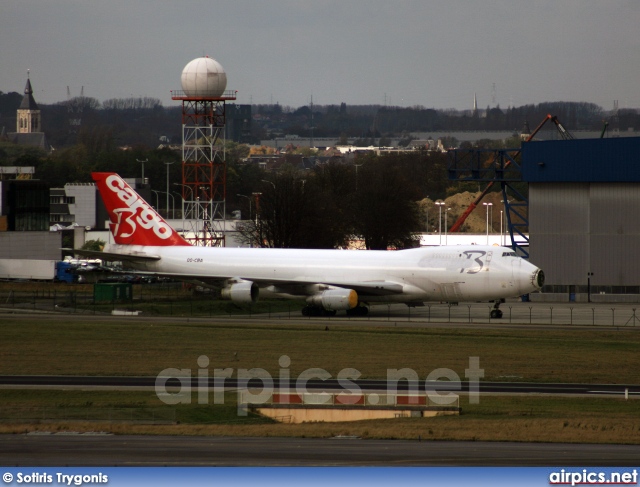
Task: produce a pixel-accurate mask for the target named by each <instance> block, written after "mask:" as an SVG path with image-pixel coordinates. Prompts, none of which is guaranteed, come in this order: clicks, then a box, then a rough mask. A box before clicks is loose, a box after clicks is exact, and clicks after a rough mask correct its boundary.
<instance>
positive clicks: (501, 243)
mask: <svg viewBox="0 0 640 487" xmlns="http://www.w3.org/2000/svg"><path fill="white" fill-rule="evenodd" d="M500 245H501V246H503V247H504V238H502V210H500Z"/></svg>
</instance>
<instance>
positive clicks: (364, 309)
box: [347, 305, 369, 316]
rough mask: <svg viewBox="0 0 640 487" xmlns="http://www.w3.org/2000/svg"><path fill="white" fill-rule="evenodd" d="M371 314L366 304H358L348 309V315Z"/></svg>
mask: <svg viewBox="0 0 640 487" xmlns="http://www.w3.org/2000/svg"><path fill="white" fill-rule="evenodd" d="M368 314H369V308H367V307H366V306H360V305H358V306H356V307H355V308H351V309H348V310H347V316H367V315H368Z"/></svg>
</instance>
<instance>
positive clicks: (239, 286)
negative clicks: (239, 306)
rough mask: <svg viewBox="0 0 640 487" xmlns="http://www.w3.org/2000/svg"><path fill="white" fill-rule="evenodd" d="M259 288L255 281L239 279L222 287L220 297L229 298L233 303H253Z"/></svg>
mask: <svg viewBox="0 0 640 487" xmlns="http://www.w3.org/2000/svg"><path fill="white" fill-rule="evenodd" d="M259 293H260V289H259V288H258V285H257V284H256V283H255V282H251V281H241V282H236V283H234V284H231V285H230V286H226V287H223V288H222V291H221V292H220V297H221V298H222V299H230V300H231V301H233V302H234V303H244V304H246V303H255V302H256V301H257V300H258V294H259Z"/></svg>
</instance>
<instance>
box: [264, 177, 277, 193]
mask: <svg viewBox="0 0 640 487" xmlns="http://www.w3.org/2000/svg"><path fill="white" fill-rule="evenodd" d="M262 182H263V183H269V184H270V185H271V186H273V190H274V191H275V190H276V185H275V183H273V182H272V181H268V180H266V179H262Z"/></svg>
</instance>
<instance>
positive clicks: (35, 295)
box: [0, 283, 640, 327]
mask: <svg viewBox="0 0 640 487" xmlns="http://www.w3.org/2000/svg"><path fill="white" fill-rule="evenodd" d="M302 307H303V303H302V302H296V301H284V300H271V301H259V302H258V303H256V304H254V305H251V306H249V305H237V304H234V303H232V302H230V301H221V300H219V299H218V298H217V296H216V295H215V294H213V293H211V292H208V291H206V290H200V289H197V288H187V287H184V286H183V285H181V284H180V283H169V284H141V285H134V287H133V294H132V298H131V299H130V300H126V301H116V300H114V301H112V302H110V303H96V302H95V301H94V294H93V290H92V288H91V286H76V285H67V286H65V285H61V286H60V285H58V286H54V285H48V286H47V285H46V284H41V285H40V287H39V288H37V289H31V290H26V289H25V287H24V286H21V285H20V283H10V285H5V286H4V287H2V288H0V309H4V310H13V311H32V312H56V313H69V314H88V315H110V314H112V312H113V311H114V310H122V309H124V310H130V311H141V314H142V315H143V316H164V317H194V318H198V317H199V318H216V317H218V318H242V319H260V320H278V321H283V320H298V321H300V320H302V321H310V322H321V323H327V324H329V323H331V322H332V321H334V320H340V321H344V320H348V321H352V322H369V321H371V322H375V321H378V322H393V323H395V324H402V323H407V322H410V323H416V324H418V323H442V324H449V323H457V324H473V323H492V324H505V323H511V324H515V323H519V324H529V325H580V326H595V325H599V326H612V327H636V326H639V325H640V305H638V304H637V303H629V304H625V303H615V305H613V304H605V303H566V302H563V303H549V302H520V301H517V300H509V301H507V302H506V303H504V304H502V305H501V307H500V309H501V310H502V312H503V316H502V318H491V317H490V313H491V310H492V309H493V304H492V303H460V304H459V305H454V304H448V303H426V304H425V306H421V307H406V306H405V305H387V304H380V305H376V304H374V305H372V306H371V307H370V312H369V315H368V316H366V317H349V316H345V314H344V312H338V314H337V315H336V316H335V317H302V315H301V312H300V311H301V309H302Z"/></svg>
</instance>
